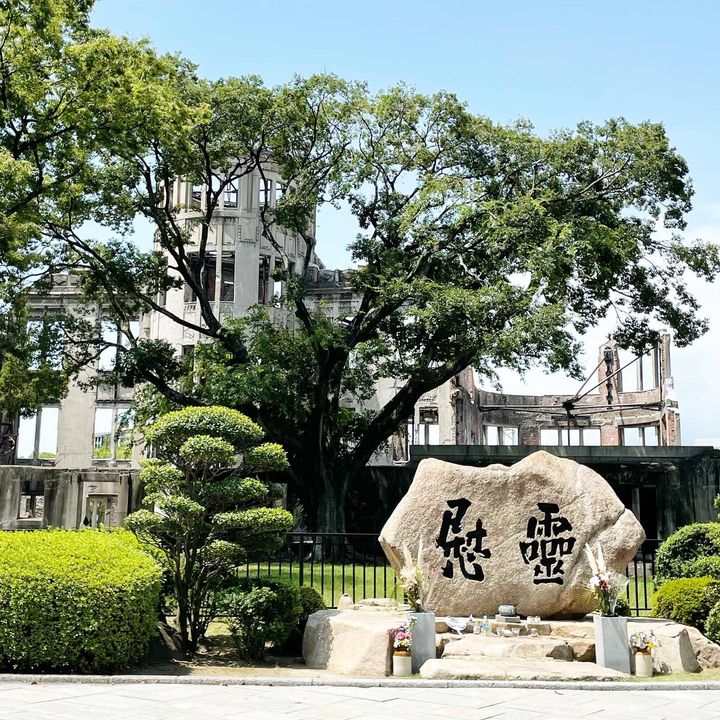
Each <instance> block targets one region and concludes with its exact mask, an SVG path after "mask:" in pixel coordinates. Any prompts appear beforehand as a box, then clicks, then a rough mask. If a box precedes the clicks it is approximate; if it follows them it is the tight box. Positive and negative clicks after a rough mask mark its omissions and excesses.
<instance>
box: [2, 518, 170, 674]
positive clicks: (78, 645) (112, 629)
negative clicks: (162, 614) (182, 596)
mask: <svg viewBox="0 0 720 720" xmlns="http://www.w3.org/2000/svg"><path fill="white" fill-rule="evenodd" d="M159 596H160V568H159V567H158V565H157V563H155V562H154V561H153V560H152V559H151V558H150V557H149V555H148V554H147V553H145V552H144V551H143V550H142V548H141V547H140V546H139V545H138V542H137V540H136V539H135V538H133V536H132V535H131V534H130V533H128V532H124V531H113V532H108V531H97V530H82V531H67V530H41V531H35V532H23V533H15V532H2V533H0V665H1V666H2V667H4V668H8V669H13V670H14V671H22V672H70V673H98V672H107V671H109V670H114V669H117V668H125V667H127V666H128V665H130V664H133V663H136V662H138V661H139V660H141V659H142V658H143V656H144V655H145V652H146V651H147V649H148V647H149V644H150V640H151V638H152V637H153V636H154V635H155V633H156V622H157V607H158V602H159Z"/></svg>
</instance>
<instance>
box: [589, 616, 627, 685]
mask: <svg viewBox="0 0 720 720" xmlns="http://www.w3.org/2000/svg"><path fill="white" fill-rule="evenodd" d="M593 626H594V630H595V658H596V662H597V664H598V665H602V666H603V667H607V668H612V669H613V670H618V671H619V672H622V673H627V674H628V675H629V674H630V647H629V645H628V632H627V618H624V617H610V616H608V615H593Z"/></svg>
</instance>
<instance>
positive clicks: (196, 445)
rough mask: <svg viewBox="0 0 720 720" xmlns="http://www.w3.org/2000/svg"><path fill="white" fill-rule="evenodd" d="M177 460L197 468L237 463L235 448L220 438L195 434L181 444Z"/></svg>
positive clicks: (183, 464)
mask: <svg viewBox="0 0 720 720" xmlns="http://www.w3.org/2000/svg"><path fill="white" fill-rule="evenodd" d="M177 462H178V463H179V464H180V465H181V466H184V467H194V468H197V469H200V468H203V469H205V468H224V467H230V466H232V465H234V464H235V449H234V448H233V446H232V445H231V444H230V443H229V442H226V441H225V440H221V439H220V438H214V437H211V436H210V435H194V436H193V437H190V438H188V439H187V440H186V441H185V442H184V443H183V444H182V445H181V446H180V449H179V451H178V460H177Z"/></svg>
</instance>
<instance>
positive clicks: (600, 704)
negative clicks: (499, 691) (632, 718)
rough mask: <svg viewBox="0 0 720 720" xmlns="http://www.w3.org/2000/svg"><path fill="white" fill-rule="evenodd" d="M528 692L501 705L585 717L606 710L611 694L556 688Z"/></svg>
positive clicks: (542, 712) (555, 714)
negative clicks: (608, 696)
mask: <svg viewBox="0 0 720 720" xmlns="http://www.w3.org/2000/svg"><path fill="white" fill-rule="evenodd" d="M526 693H527V694H526V695H524V696H523V697H515V698H513V699H511V700H508V701H507V702H503V703H501V706H502V707H507V708H510V709H513V710H529V711H531V712H535V713H539V714H541V715H542V716H543V717H547V716H548V715H552V716H553V717H558V718H585V717H592V715H594V714H595V713H598V712H600V711H603V710H605V708H606V707H607V702H606V701H605V698H606V697H607V695H609V694H611V693H605V694H604V696H603V697H598V696H597V694H595V693H593V694H591V695H582V694H575V693H573V694H570V693H563V692H560V691H554V690H537V691H533V690H527V691H526Z"/></svg>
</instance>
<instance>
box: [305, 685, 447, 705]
mask: <svg viewBox="0 0 720 720" xmlns="http://www.w3.org/2000/svg"><path fill="white" fill-rule="evenodd" d="M426 689H428V690H431V689H433V690H434V689H435V688H426ZM305 690H308V691H311V692H314V693H317V694H318V695H322V696H323V697H328V696H334V695H338V696H341V697H356V698H362V699H364V700H373V701H375V702H386V701H387V700H395V699H396V698H399V697H402V696H403V695H404V694H405V693H406V692H407V691H412V692H414V690H413V689H412V688H394V687H348V686H342V685H313V686H311V687H308V688H305Z"/></svg>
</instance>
